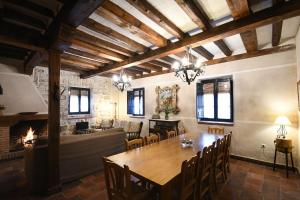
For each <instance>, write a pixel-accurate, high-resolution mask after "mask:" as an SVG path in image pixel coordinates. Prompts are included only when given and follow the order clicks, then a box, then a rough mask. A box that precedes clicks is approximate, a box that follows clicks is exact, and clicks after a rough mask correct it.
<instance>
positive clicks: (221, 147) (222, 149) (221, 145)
mask: <svg viewBox="0 0 300 200" xmlns="http://www.w3.org/2000/svg"><path fill="white" fill-rule="evenodd" d="M214 153H215V158H216V159H217V160H218V159H221V157H222V156H224V155H225V153H226V141H225V137H224V138H222V139H218V140H217V144H216V147H215V152H214Z"/></svg>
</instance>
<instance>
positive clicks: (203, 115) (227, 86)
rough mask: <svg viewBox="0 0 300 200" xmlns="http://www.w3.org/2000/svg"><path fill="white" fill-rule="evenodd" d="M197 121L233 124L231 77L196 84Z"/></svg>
mask: <svg viewBox="0 0 300 200" xmlns="http://www.w3.org/2000/svg"><path fill="white" fill-rule="evenodd" d="M197 119H198V120H199V121H212V122H233V87H232V77H221V78H216V79H210V80H202V81H201V82H200V83H197Z"/></svg>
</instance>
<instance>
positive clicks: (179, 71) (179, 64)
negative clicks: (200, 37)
mask: <svg viewBox="0 0 300 200" xmlns="http://www.w3.org/2000/svg"><path fill="white" fill-rule="evenodd" d="M191 51H192V47H190V46H188V47H187V48H186V55H185V57H183V58H182V60H181V61H175V62H174V63H173V64H172V69H173V70H174V72H175V76H176V77H180V78H181V80H183V82H187V83H188V84H189V85H190V84H191V82H193V81H194V80H195V78H196V77H197V76H200V75H202V74H204V65H203V64H202V63H201V61H200V60H199V59H198V60H194V59H193V56H192V54H191Z"/></svg>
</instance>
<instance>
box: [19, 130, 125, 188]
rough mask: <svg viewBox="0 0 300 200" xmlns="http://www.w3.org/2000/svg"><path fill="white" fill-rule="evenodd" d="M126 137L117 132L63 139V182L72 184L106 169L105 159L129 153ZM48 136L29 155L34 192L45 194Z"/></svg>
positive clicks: (27, 169)
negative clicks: (125, 151)
mask: <svg viewBox="0 0 300 200" xmlns="http://www.w3.org/2000/svg"><path fill="white" fill-rule="evenodd" d="M125 138H126V133H125V132H124V130H123V129H122V128H113V129H109V130H105V131H99V132H95V133H91V134H78V135H65V136H61V137H60V176H61V182H63V183H64V182H69V181H72V180H75V179H78V178H81V177H83V176H86V175H88V174H91V173H93V172H96V171H98V170H101V169H103V163H102V157H103V156H110V155H114V154H117V153H120V152H123V151H124V150H125V144H124V141H125ZM47 143H48V141H47V136H43V137H40V138H39V139H38V142H37V146H36V147H35V148H27V149H26V151H25V174H26V176H27V178H28V180H30V181H29V182H30V188H31V189H32V190H33V191H38V193H43V192H45V188H46V185H45V184H44V182H45V181H44V178H43V177H44V176H45V174H47V172H46V170H47V166H48V164H47V161H48V160H47V156H48V145H47Z"/></svg>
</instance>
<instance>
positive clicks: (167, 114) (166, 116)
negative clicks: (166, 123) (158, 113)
mask: <svg viewBox="0 0 300 200" xmlns="http://www.w3.org/2000/svg"><path fill="white" fill-rule="evenodd" d="M168 119H169V113H168V112H165V120H168Z"/></svg>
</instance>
